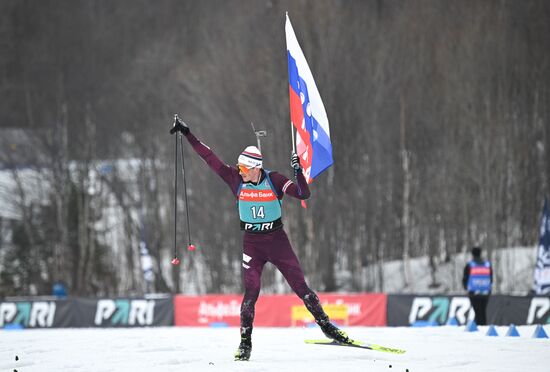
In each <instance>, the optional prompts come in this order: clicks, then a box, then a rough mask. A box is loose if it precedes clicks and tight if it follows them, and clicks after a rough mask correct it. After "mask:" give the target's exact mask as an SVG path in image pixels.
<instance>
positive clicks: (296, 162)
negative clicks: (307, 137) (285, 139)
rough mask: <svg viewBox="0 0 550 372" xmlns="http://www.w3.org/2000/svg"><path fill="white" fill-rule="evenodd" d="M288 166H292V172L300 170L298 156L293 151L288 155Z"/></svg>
mask: <svg viewBox="0 0 550 372" xmlns="http://www.w3.org/2000/svg"><path fill="white" fill-rule="evenodd" d="M290 166H291V167H292V168H294V173H299V172H301V171H302V167H301V166H300V158H299V157H298V155H297V154H296V153H295V152H293V153H292V155H291V156H290Z"/></svg>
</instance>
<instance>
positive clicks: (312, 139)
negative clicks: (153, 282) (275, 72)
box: [285, 14, 333, 182]
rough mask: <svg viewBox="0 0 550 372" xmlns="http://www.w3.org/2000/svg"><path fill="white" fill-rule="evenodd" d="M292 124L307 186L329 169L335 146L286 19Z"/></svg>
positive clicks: (318, 95)
mask: <svg viewBox="0 0 550 372" xmlns="http://www.w3.org/2000/svg"><path fill="white" fill-rule="evenodd" d="M285 33H286V48H287V57H288V80H289V93H290V120H291V121H292V125H293V126H294V128H296V153H297V154H298V156H299V157H300V164H301V165H302V168H303V169H304V176H305V177H306V180H307V181H308V182H311V181H313V179H314V178H315V177H317V176H318V175H319V174H320V173H321V172H323V171H324V170H325V169H327V168H328V167H330V166H331V165H332V163H333V161H332V144H331V143H330V130H329V126H328V118H327V113H326V111H325V106H324V105H323V101H322V100H321V95H320V94H319V91H318V90H317V86H316V85H315V80H313V75H312V74H311V71H310V69H309V66H308V64H307V61H306V58H305V57H304V53H303V52H302V49H300V44H298V40H297V39H296V35H295V34H294V29H293V28H292V24H291V23H290V19H289V18H288V14H287V16H286V25H285Z"/></svg>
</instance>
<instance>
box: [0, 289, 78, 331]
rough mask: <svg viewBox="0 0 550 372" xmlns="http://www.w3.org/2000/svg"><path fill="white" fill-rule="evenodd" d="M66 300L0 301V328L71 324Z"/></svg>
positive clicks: (68, 304)
mask: <svg viewBox="0 0 550 372" xmlns="http://www.w3.org/2000/svg"><path fill="white" fill-rule="evenodd" d="M72 315H73V314H72V311H71V304H70V301H68V300H58V299H56V298H54V297H52V298H43V299H42V298H41V299H31V300H26V299H21V300H15V301H4V302H0V328H56V327H70V326H71V324H72Z"/></svg>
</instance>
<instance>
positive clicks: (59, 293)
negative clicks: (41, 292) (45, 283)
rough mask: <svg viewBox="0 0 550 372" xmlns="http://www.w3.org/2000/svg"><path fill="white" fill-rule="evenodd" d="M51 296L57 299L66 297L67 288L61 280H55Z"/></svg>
mask: <svg viewBox="0 0 550 372" xmlns="http://www.w3.org/2000/svg"><path fill="white" fill-rule="evenodd" d="M52 295H54V296H55V297H57V298H65V297H67V288H66V287H65V284H64V283H63V282H62V281H61V280H57V281H56V282H55V283H53V287H52Z"/></svg>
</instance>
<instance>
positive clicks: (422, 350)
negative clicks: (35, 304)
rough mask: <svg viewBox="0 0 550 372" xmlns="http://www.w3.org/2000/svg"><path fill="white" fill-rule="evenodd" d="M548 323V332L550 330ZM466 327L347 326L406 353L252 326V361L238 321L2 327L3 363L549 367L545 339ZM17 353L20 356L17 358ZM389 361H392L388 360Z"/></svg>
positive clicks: (80, 367) (482, 371)
mask: <svg viewBox="0 0 550 372" xmlns="http://www.w3.org/2000/svg"><path fill="white" fill-rule="evenodd" d="M549 328H550V327H548V326H546V332H547V333H550V329H549ZM479 329H480V330H479V332H464V327H452V326H444V327H426V328H406V327H396V328H391V327H376V328H368V327H348V328H345V330H346V331H347V332H348V334H349V335H350V337H352V338H355V339H357V340H362V341H366V342H373V343H377V344H381V345H384V346H390V347H397V348H403V349H406V350H407V353H406V354H404V355H393V354H388V353H382V352H376V351H370V350H363V349H357V348H347V347H339V346H327V345H308V344H305V343H304V340H305V339H311V338H322V334H321V331H320V330H319V329H318V328H260V327H258V328H256V329H255V330H254V334H253V340H252V342H253V349H252V357H251V360H250V361H249V362H235V361H233V353H234V352H235V350H236V348H237V345H238V342H239V331H238V328H183V327H161V328H141V329H120V328H119V329H37V330H23V331H0V371H10V372H11V371H13V370H14V369H17V371H18V372H38V371H40V372H48V371H56V372H59V371H71V372H72V371H74V372H84V371H93V372H111V371H112V372H114V371H167V372H171V371H223V372H225V371H235V372H241V371H244V372H246V371H254V372H262V371H269V372H275V371H277V372H278V371H289V372H290V371H293V372H294V371H315V372H322V371H327V372H328V371H330V372H334V371H370V372H379V371H385V372H388V371H391V372H406V370H407V369H408V370H409V372H435V371H437V372H442V371H444V372H459V371H461V372H462V371H466V370H470V371H474V370H475V371H476V372H493V371H494V372H497V371H498V372H506V371H510V372H512V371H514V372H516V371H523V370H529V371H530V372H538V371H540V372H542V371H545V372H546V371H548V363H549V362H550V340H549V339H532V338H531V335H532V334H533V332H534V329H535V327H534V326H520V327H518V330H519V332H520V335H521V336H520V337H504V336H503V335H504V334H505V333H506V330H507V327H497V331H498V333H499V335H501V336H499V337H488V336H485V333H486V332H487V327H479ZM16 356H18V358H19V360H17V361H16V360H15V357H16ZM390 365H391V367H390Z"/></svg>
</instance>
